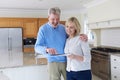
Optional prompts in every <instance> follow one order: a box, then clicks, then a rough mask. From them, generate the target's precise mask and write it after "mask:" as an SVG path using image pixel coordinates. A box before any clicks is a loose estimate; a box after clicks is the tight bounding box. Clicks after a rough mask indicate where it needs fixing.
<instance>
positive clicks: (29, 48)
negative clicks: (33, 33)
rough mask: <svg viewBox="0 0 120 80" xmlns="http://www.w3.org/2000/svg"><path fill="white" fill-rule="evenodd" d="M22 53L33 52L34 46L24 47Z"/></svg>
mask: <svg viewBox="0 0 120 80" xmlns="http://www.w3.org/2000/svg"><path fill="white" fill-rule="evenodd" d="M23 51H24V53H34V52H35V51H34V47H26V48H24V50H23Z"/></svg>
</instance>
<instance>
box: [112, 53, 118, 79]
mask: <svg viewBox="0 0 120 80" xmlns="http://www.w3.org/2000/svg"><path fill="white" fill-rule="evenodd" d="M111 80H120V54H113V55H111Z"/></svg>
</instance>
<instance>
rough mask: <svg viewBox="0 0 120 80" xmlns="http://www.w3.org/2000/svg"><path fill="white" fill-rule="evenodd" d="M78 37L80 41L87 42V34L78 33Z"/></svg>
mask: <svg viewBox="0 0 120 80" xmlns="http://www.w3.org/2000/svg"><path fill="white" fill-rule="evenodd" d="M80 39H81V40H82V41H85V42H87V41H88V36H87V35H86V34H80Z"/></svg>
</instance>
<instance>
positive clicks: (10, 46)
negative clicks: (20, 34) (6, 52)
mask: <svg viewBox="0 0 120 80" xmlns="http://www.w3.org/2000/svg"><path fill="white" fill-rule="evenodd" d="M10 51H12V38H11V37H10Z"/></svg>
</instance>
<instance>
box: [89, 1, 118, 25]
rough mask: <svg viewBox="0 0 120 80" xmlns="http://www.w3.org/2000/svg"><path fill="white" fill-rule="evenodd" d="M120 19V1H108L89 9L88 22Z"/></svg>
mask: <svg viewBox="0 0 120 80" xmlns="http://www.w3.org/2000/svg"><path fill="white" fill-rule="evenodd" d="M112 19H120V0H107V1H106V2H105V3H103V4H100V5H98V6H94V7H91V8H88V22H89V23H93V22H99V21H106V20H112Z"/></svg>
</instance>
